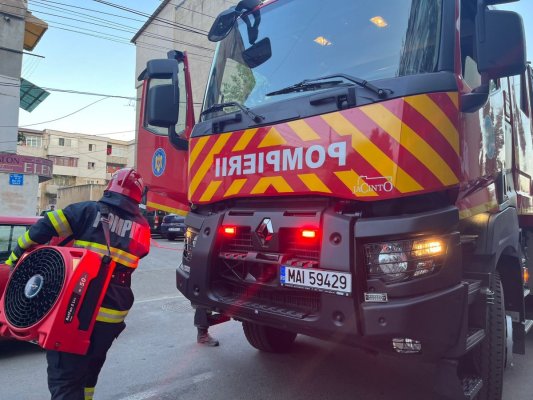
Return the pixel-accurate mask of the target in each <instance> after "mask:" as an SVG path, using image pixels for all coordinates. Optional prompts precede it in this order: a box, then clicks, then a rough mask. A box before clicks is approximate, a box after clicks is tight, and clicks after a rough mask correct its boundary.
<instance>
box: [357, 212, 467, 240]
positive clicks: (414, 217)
mask: <svg viewBox="0 0 533 400" xmlns="http://www.w3.org/2000/svg"><path fill="white" fill-rule="evenodd" d="M458 221H459V211H458V210H457V208H456V207H454V206H450V207H446V208H442V209H439V210H435V211H428V212H424V213H419V214H406V215H401V216H397V217H396V216H395V217H382V218H359V219H358V220H357V222H356V224H355V237H356V238H373V237H380V236H396V235H405V234H412V233H417V234H422V233H436V232H446V231H449V230H450V229H452V228H454V227H455V226H456V224H457V223H458Z"/></svg>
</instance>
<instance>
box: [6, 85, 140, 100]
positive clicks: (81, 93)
mask: <svg viewBox="0 0 533 400" xmlns="http://www.w3.org/2000/svg"><path fill="white" fill-rule="evenodd" d="M0 86H11V87H20V84H17V83H0ZM42 89H44V90H48V91H50V92H60V93H69V94H80V95H86V96H102V97H107V98H115V99H125V100H140V98H137V97H129V96H119V95H114V94H103V93H93V92H83V91H78V90H71V89H56V88H49V87H42Z"/></svg>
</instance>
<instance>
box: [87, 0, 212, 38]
mask: <svg viewBox="0 0 533 400" xmlns="http://www.w3.org/2000/svg"><path fill="white" fill-rule="evenodd" d="M93 1H95V2H97V3H100V4H104V5H106V6H109V7H113V8H117V9H119V10H122V11H126V12H130V13H132V14H136V15H140V16H143V17H148V18H152V17H153V16H152V15H150V14H147V13H144V12H142V11H139V10H135V9H133V8H129V7H125V6H121V5H119V4H115V3H111V2H109V1H104V0H93ZM152 19H153V20H155V21H159V22H163V23H165V24H169V25H170V26H173V27H177V28H184V29H185V30H187V31H189V32H191V33H196V34H198V35H202V36H205V35H206V34H207V31H203V30H201V29H198V28H194V27H192V26H189V25H185V24H179V23H177V22H174V21H170V20H168V19H164V18H161V17H153V18H152Z"/></svg>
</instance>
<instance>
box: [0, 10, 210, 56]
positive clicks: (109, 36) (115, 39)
mask: <svg viewBox="0 0 533 400" xmlns="http://www.w3.org/2000/svg"><path fill="white" fill-rule="evenodd" d="M31 1H33V2H35V1H37V2H41V3H42V1H43V0H31ZM44 1H45V3H54V4H62V5H65V6H68V7H73V8H80V9H84V10H90V11H92V12H97V13H102V12H100V11H97V10H91V9H86V8H83V7H77V6H72V5H68V4H64V3H59V2H53V1H47V0H44ZM93 1H97V0H93ZM0 4H2V5H7V4H5V3H0ZM110 4H112V3H110ZM37 6H40V7H43V8H45V9H51V7H56V6H43V5H37ZM12 7H14V8H19V9H24V7H17V6H12ZM126 9H127V10H130V12H133V11H135V10H133V9H128V8H126ZM58 10H59V11H63V12H67V13H74V14H76V15H79V16H82V17H85V18H90V19H92V20H97V21H100V22H105V23H106V24H107V25H103V24H96V23H94V22H92V21H83V20H80V19H76V18H70V17H65V16H62V15H57V14H52V13H47V12H45V11H39V10H35V11H34V12H36V13H41V14H45V15H51V16H55V17H58V18H66V19H70V20H75V21H78V22H81V23H85V24H88V23H90V24H92V25H98V26H101V27H104V28H107V29H115V30H119V31H123V32H128V33H134V32H135V31H136V29H137V28H135V27H131V26H128V25H124V24H119V23H116V22H114V21H110V20H106V19H103V18H96V17H93V16H90V15H87V14H83V13H77V12H74V11H70V10H67V9H65V8H61V7H56V9H55V10H54V11H58ZM137 13H139V14H140V15H148V16H149V14H146V13H142V12H140V11H137ZM105 14H110V15H113V16H117V17H122V16H119V15H118V14H111V13H105ZM126 18H127V17H126ZM130 19H131V18H130ZM133 20H135V21H140V20H137V19H133ZM164 21H165V22H167V23H170V21H168V20H164ZM46 22H48V23H49V24H51V23H53V24H58V25H63V26H68V27H71V28H76V29H81V30H85V31H87V32H93V33H92V34H91V33H87V32H83V31H76V30H72V29H67V28H61V27H58V26H54V25H49V26H50V27H51V28H55V29H60V30H65V31H68V32H73V33H78V34H84V35H86V36H92V37H96V38H99V39H104V40H109V41H112V42H116V43H122V44H128V45H132V43H131V41H130V40H129V38H124V37H121V36H117V35H112V34H110V33H106V32H101V31H95V30H92V29H88V28H83V27H80V26H73V25H68V24H64V23H60V22H57V21H46ZM140 22H142V21H140ZM109 24H112V25H115V26H110V25H109ZM152 24H154V25H157V26H163V25H161V24H156V23H154V22H152ZM174 25H175V26H173V27H174V28H177V29H182V30H185V31H188V32H192V33H198V32H195V31H191V29H190V28H191V27H188V26H186V25H185V26H186V27H187V28H182V27H180V26H179V24H178V25H176V24H174ZM117 26H122V27H124V28H127V29H129V30H127V29H121V28H117ZM202 35H203V36H205V34H204V33H202ZM144 36H146V37H149V38H154V39H160V40H162V41H168V42H171V43H174V44H183V45H185V46H190V47H194V48H197V49H201V50H204V51H208V52H210V53H212V52H213V51H214V50H213V49H212V48H208V47H205V46H201V45H198V44H194V43H191V42H186V41H182V40H177V39H169V38H167V37H165V36H162V35H159V34H156V33H151V32H145V33H144ZM144 44H145V45H146V46H143V45H144ZM136 45H137V47H139V48H145V49H148V50H153V49H154V48H159V49H162V50H165V51H168V50H169V49H168V48H167V47H163V46H158V45H154V44H151V43H146V42H139V41H137V43H136ZM188 53H189V54H190V55H194V56H198V57H204V58H207V59H209V60H210V59H211V56H210V55H204V54H198V53H193V52H188ZM191 59H195V58H194V57H191ZM196 60H197V61H200V62H206V61H204V60H199V59H196Z"/></svg>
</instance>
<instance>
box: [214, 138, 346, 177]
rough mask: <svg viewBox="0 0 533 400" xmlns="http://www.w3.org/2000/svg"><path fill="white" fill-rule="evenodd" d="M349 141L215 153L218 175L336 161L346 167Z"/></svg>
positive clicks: (294, 168) (308, 166)
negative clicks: (256, 151)
mask: <svg viewBox="0 0 533 400" xmlns="http://www.w3.org/2000/svg"><path fill="white" fill-rule="evenodd" d="M346 148H347V145H346V142H345V141H344V142H335V143H331V144H329V145H327V146H323V145H320V144H314V145H312V146H309V147H293V148H283V149H278V150H270V151H267V152H259V153H248V154H239V155H232V156H228V157H220V156H218V157H217V156H215V177H217V178H220V177H225V176H243V175H254V174H262V173H264V172H265V170H270V171H273V172H285V171H301V170H305V169H318V168H322V167H323V166H324V165H326V162H328V159H329V160H333V161H334V162H336V164H337V165H338V166H339V167H344V166H346V158H347V151H346Z"/></svg>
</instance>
